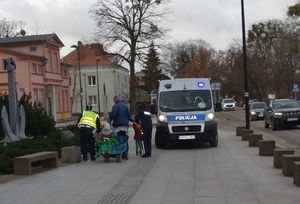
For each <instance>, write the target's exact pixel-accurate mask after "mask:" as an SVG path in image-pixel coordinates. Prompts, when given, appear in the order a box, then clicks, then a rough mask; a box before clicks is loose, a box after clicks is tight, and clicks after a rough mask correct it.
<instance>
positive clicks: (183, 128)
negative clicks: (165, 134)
mask: <svg viewBox="0 0 300 204" xmlns="http://www.w3.org/2000/svg"><path fill="white" fill-rule="evenodd" d="M172 131H173V132H174V133H176V132H201V126H200V125H193V126H173V127H172Z"/></svg>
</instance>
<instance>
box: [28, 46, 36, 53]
mask: <svg viewBox="0 0 300 204" xmlns="http://www.w3.org/2000/svg"><path fill="white" fill-rule="evenodd" d="M35 51H37V48H36V47H30V48H29V52H35Z"/></svg>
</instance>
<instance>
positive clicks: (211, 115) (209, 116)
mask: <svg viewBox="0 0 300 204" xmlns="http://www.w3.org/2000/svg"><path fill="white" fill-rule="evenodd" d="M214 119H215V114H214V113H207V114H205V120H206V121H210V120H214Z"/></svg>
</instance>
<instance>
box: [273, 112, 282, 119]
mask: <svg viewBox="0 0 300 204" xmlns="http://www.w3.org/2000/svg"><path fill="white" fill-rule="evenodd" d="M281 116H282V113H280V112H277V113H274V118H280V117H281Z"/></svg>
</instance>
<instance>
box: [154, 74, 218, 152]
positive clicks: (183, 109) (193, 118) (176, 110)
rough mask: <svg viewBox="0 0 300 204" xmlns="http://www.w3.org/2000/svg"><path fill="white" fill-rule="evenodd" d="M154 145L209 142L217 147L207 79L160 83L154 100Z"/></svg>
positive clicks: (159, 146) (214, 121)
mask: <svg viewBox="0 0 300 204" xmlns="http://www.w3.org/2000/svg"><path fill="white" fill-rule="evenodd" d="M157 106H158V108H157V125H156V133H155V145H156V147H157V148H163V147H164V145H165V144H168V143H182V142H192V143H196V142H209V144H210V145H211V146H212V147H216V146H217V145H218V130H217V122H216V120H215V119H216V117H215V112H214V104H213V99H212V91H211V87H210V81H209V79H207V78H181V79H171V80H162V81H160V83H159V89H158V100H157Z"/></svg>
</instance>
